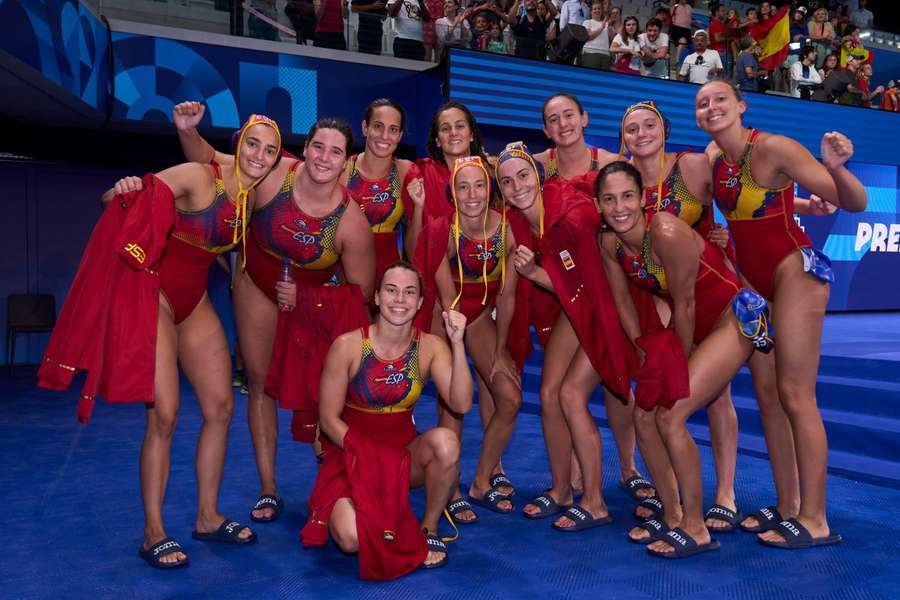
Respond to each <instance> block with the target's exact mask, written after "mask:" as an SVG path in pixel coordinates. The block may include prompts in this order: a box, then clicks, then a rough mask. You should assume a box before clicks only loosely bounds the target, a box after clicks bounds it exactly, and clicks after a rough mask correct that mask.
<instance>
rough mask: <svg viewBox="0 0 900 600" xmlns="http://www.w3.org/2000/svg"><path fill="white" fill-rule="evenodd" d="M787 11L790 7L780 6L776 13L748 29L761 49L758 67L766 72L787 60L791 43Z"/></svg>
mask: <svg viewBox="0 0 900 600" xmlns="http://www.w3.org/2000/svg"><path fill="white" fill-rule="evenodd" d="M789 10H790V6H782V7H781V10H779V11H778V12H777V13H775V14H774V15H772V16H771V17H769V18H768V19H766V20H765V21H763V22H762V23H757V24H756V25H754V26H753V27H752V28H751V29H750V37H752V38H753V39H754V41H756V43H757V44H759V45H760V47H762V55H761V56H760V57H759V65H760V66H761V67H762V68H763V69H766V70H767V71H771V70H773V69H775V68H777V67H778V66H779V65H781V63H783V62H784V60H785V59H786V58H787V55H788V46H789V45H790V43H791V25H790V17H789V16H788V11H789Z"/></svg>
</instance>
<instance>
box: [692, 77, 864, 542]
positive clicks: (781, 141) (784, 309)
mask: <svg viewBox="0 0 900 600" xmlns="http://www.w3.org/2000/svg"><path fill="white" fill-rule="evenodd" d="M746 109H747V105H746V103H745V102H744V101H743V100H742V99H741V95H740V92H739V91H738V90H737V89H736V88H735V87H734V86H733V85H731V84H730V83H729V82H726V81H711V82H709V83H707V84H705V85H703V86H702V87H701V88H700V90H699V92H698V93H697V99H696V104H695V111H696V118H697V124H698V125H699V126H700V127H701V128H702V129H703V130H704V131H706V132H707V133H709V134H710V136H712V138H713V141H714V142H715V143H716V146H717V148H718V153H717V155H716V156H715V157H714V160H713V165H712V169H713V171H712V173H713V185H714V186H715V187H714V191H715V198H716V204H717V205H718V206H719V209H720V210H721V211H722V213H723V214H724V215H725V218H726V219H727V220H728V226H729V229H730V230H731V235H732V236H733V237H734V243H735V249H736V254H737V265H736V266H737V268H738V269H739V270H740V272H741V274H742V275H743V276H744V277H745V278H746V279H747V280H748V281H749V282H750V284H751V285H752V286H753V287H754V288H755V289H756V290H758V291H759V292H760V293H761V294H762V295H763V296H764V297H765V298H766V299H768V300H769V301H770V302H771V303H772V306H773V309H772V310H773V313H772V317H773V323H774V327H775V331H776V332H777V335H778V339H779V340H780V343H779V346H778V350H777V351H776V352H775V362H776V367H777V368H776V377H777V384H778V393H779V396H780V399H781V403H782V405H783V406H784V409H785V411H786V412H787V414H788V418H789V419H790V423H791V430H792V433H793V438H794V442H795V446H794V448H795V452H796V459H797V467H798V471H799V477H800V507H799V512H798V513H797V514H796V515H792V514H779V515H774V514H773V513H772V511H771V510H770V511H769V514H770V516H771V518H770V516H768V515H764V514H760V515H759V518H758V519H757V521H758V525H759V526H760V527H761V528H764V529H768V528H770V527H772V526H774V530H773V531H764V532H762V533H760V534H759V537H760V540H761V541H763V542H764V543H767V544H770V545H776V546H779V547H786V548H800V547H809V546H817V545H823V544H828V543H837V542H838V541H840V536H838V535H836V534H833V533H832V532H831V530H830V529H829V527H828V521H827V520H826V517H825V475H826V471H827V461H828V442H827V440H826V437H825V428H824V426H823V425H822V417H821V415H820V414H819V411H818V408H817V406H816V397H815V386H816V374H817V371H818V367H819V351H820V341H821V332H822V322H823V319H824V315H825V306H826V304H827V302H828V293H829V286H828V283H829V282H830V281H833V278H834V276H833V274H832V272H831V268H830V265H829V264H828V259H827V258H826V257H825V256H824V255H823V254H821V253H820V252H819V251H817V250H815V249H813V247H812V243H811V242H810V240H809V238H808V237H807V236H806V234H805V233H803V231H802V230H801V229H800V227H799V226H798V225H797V223H796V222H795V221H794V215H793V213H794V206H793V204H794V197H793V191H794V182H795V181H796V182H797V183H799V184H800V185H801V186H803V187H804V188H805V189H807V190H810V192H812V193H814V194H816V195H818V196H820V197H821V198H823V199H824V200H825V201H827V202H830V203H831V204H834V205H836V206H839V207H840V208H843V209H845V210H849V211H861V210H864V209H865V207H866V204H867V197H866V191H865V188H864V187H863V185H862V183H860V181H859V180H858V179H857V178H856V177H854V176H853V175H852V174H851V173H850V171H848V170H847V168H846V167H845V166H844V164H845V163H846V162H847V161H848V160H849V159H850V157H851V156H852V155H853V145H852V143H851V142H850V140H849V139H847V138H846V137H845V136H843V135H841V134H839V133H835V132H832V133H826V134H825V135H824V136H823V138H822V147H821V151H822V162H821V163H819V162H818V161H816V160H815V158H813V156H812V155H811V154H810V153H809V151H807V150H806V149H805V148H804V147H803V146H801V145H800V144H799V143H797V142H796V141H794V140H792V139H790V138H786V137H782V136H779V135H772V134H767V133H762V132H760V131H757V130H754V129H748V128H745V127H744V126H743V124H742V123H741V116H742V115H743V113H744V112H745V111H746ZM779 517H781V518H783V519H785V520H782V521H780V522H779ZM764 521H766V522H765V523H764Z"/></svg>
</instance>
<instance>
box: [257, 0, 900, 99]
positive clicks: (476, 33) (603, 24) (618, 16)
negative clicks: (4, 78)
mask: <svg viewBox="0 0 900 600" xmlns="http://www.w3.org/2000/svg"><path fill="white" fill-rule="evenodd" d="M782 4H784V3H782ZM790 4H791V6H790V10H789V13H788V14H789V15H790V16H789V19H790V46H789V52H788V55H787V58H786V60H784V62H782V63H781V64H780V65H778V66H777V67H775V68H771V65H770V68H768V69H766V68H762V67H761V65H760V62H759V57H760V54H761V52H762V45H761V43H760V42H761V40H759V39H754V33H757V37H758V36H759V34H758V31H759V26H760V25H763V24H765V22H766V21H767V20H769V19H772V18H773V17H775V16H776V15H777V14H779V13H778V11H779V7H778V6H776V3H770V2H760V3H759V4H758V5H757V6H756V7H753V8H747V9H744V10H739V9H738V8H736V7H734V6H732V7H729V6H727V5H726V4H724V3H719V2H715V1H713V2H709V3H708V4H706V3H704V5H705V8H706V9H707V10H708V15H709V16H708V25H705V23H706V22H707V18H706V11H702V9H695V7H694V2H693V0H669V2H668V3H666V2H663V1H662V0H657V2H656V3H655V14H654V15H653V17H652V18H649V19H647V20H646V21H645V22H643V23H642V22H641V20H640V19H639V18H638V16H635V15H630V14H626V13H625V11H629V10H630V6H631V5H627V6H626V7H624V8H623V7H622V6H617V5H615V4H614V3H613V0H374V1H372V0H287V4H286V5H284V13H285V15H286V16H287V17H288V19H289V20H290V22H291V24H292V26H293V29H294V30H295V31H296V32H297V36H296V40H297V43H303V44H312V45H314V46H317V47H323V48H333V49H342V50H346V49H347V42H348V40H347V39H346V35H347V32H348V29H347V28H346V27H345V22H346V21H347V19H348V16H349V14H350V13H351V12H353V13H357V15H358V25H357V27H356V31H355V35H356V37H357V40H356V42H357V48H358V50H359V51H360V52H364V53H370V54H381V53H382V50H383V48H382V44H383V41H382V40H383V37H384V31H385V27H392V29H393V33H394V35H393V47H392V48H390V49H389V51H390V52H392V53H393V55H394V56H396V57H398V58H406V59H413V60H425V61H433V62H439V61H440V60H441V57H442V56H443V55H444V54H445V53H446V50H447V48H450V47H461V48H468V49H473V50H481V51H487V52H495V53H500V54H510V55H514V56H518V57H523V58H531V59H538V60H551V61H555V62H564V63H570V64H578V65H581V66H584V67H588V68H593V69H602V70H611V71H617V72H621V73H630V74H636V75H643V76H647V77H657V78H662V79H669V78H672V79H679V80H681V81H689V82H692V83H697V84H702V83H705V82H706V81H707V80H708V79H709V77H710V76H713V75H715V74H717V73H718V72H720V71H722V72H724V73H725V74H727V75H728V76H730V77H732V78H734V79H735V80H736V81H737V83H738V86H739V87H740V88H741V89H742V90H745V91H757V92H769V93H780V94H784V95H791V96H794V97H798V98H807V99H813V100H818V101H823V102H838V103H841V104H849V105H856V106H864V107H874V108H882V109H884V110H891V111H897V110H900V102H898V93H897V88H896V85H895V84H894V82H893V81H892V82H889V83H888V85H887V86H881V85H879V86H871V85H870V82H871V80H872V75H873V67H874V65H873V60H872V54H871V53H870V51H868V50H866V49H865V48H864V46H863V43H862V40H861V39H860V34H861V33H863V32H865V31H866V30H871V29H872V27H873V26H874V25H875V23H874V21H875V16H874V15H873V14H872V12H871V11H870V10H868V8H867V7H866V0H799V1H798V0H793V1H792V2H791V3H790ZM253 6H254V7H255V8H254V10H252V11H251V12H250V14H249V16H248V33H249V35H250V36H252V37H257V38H263V39H273V40H275V39H279V36H280V34H279V31H278V29H277V28H276V26H274V24H273V23H274V22H275V21H276V20H277V18H278V15H277V11H276V6H278V5H276V0H254V1H253ZM257 15H258V16H257ZM388 20H390V24H388V23H387V21H388ZM698 21H701V22H702V23H703V25H701V22H698ZM704 27H705V28H704Z"/></svg>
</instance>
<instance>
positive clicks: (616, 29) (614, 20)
mask: <svg viewBox="0 0 900 600" xmlns="http://www.w3.org/2000/svg"><path fill="white" fill-rule="evenodd" d="M606 30H607V32H608V33H609V43H610V44H612V41H613V40H614V39H615V37H616V36H617V35H619V34H620V33H622V7H620V6H613V7H612V8H611V9H609V26H608V27H607V28H606Z"/></svg>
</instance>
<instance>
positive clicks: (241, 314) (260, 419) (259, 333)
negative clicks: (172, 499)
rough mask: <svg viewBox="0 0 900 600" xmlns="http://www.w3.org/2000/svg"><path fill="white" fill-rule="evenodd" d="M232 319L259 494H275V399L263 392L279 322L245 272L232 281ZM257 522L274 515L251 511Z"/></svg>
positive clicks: (275, 309)
mask: <svg viewBox="0 0 900 600" xmlns="http://www.w3.org/2000/svg"><path fill="white" fill-rule="evenodd" d="M233 296H234V316H235V322H236V323H237V329H238V337H240V339H241V351H242V354H243V357H244V370H245V373H246V376H247V384H248V385H247V387H248V388H249V390H250V394H249V395H248V397H247V424H248V425H249V427H250V437H251V439H252V440H253V449H254V452H255V455H256V469H257V471H258V472H259V485H260V494H272V495H273V496H277V495H278V486H277V484H276V482H275V455H276V449H277V448H278V411H277V407H276V405H275V399H274V398H272V397H270V396H268V395H266V393H265V392H264V391H263V388H264V387H265V382H266V374H267V373H268V371H269V359H270V358H271V356H272V345H273V344H274V343H275V328H276V326H277V323H278V307H277V306H275V304H273V303H272V301H271V300H269V298H268V297H267V296H266V295H265V294H264V293H263V292H262V291H260V289H259V288H257V287H256V284H254V283H253V281H252V280H251V279H250V276H249V275H247V273H246V272H242V273H240V274H239V275H237V277H236V278H235V284H234V292H233ZM252 514H253V516H254V517H256V518H257V519H268V518H270V517H271V516H272V515H273V514H274V510H273V509H271V508H263V509H260V510H255V511H253V513H252Z"/></svg>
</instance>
